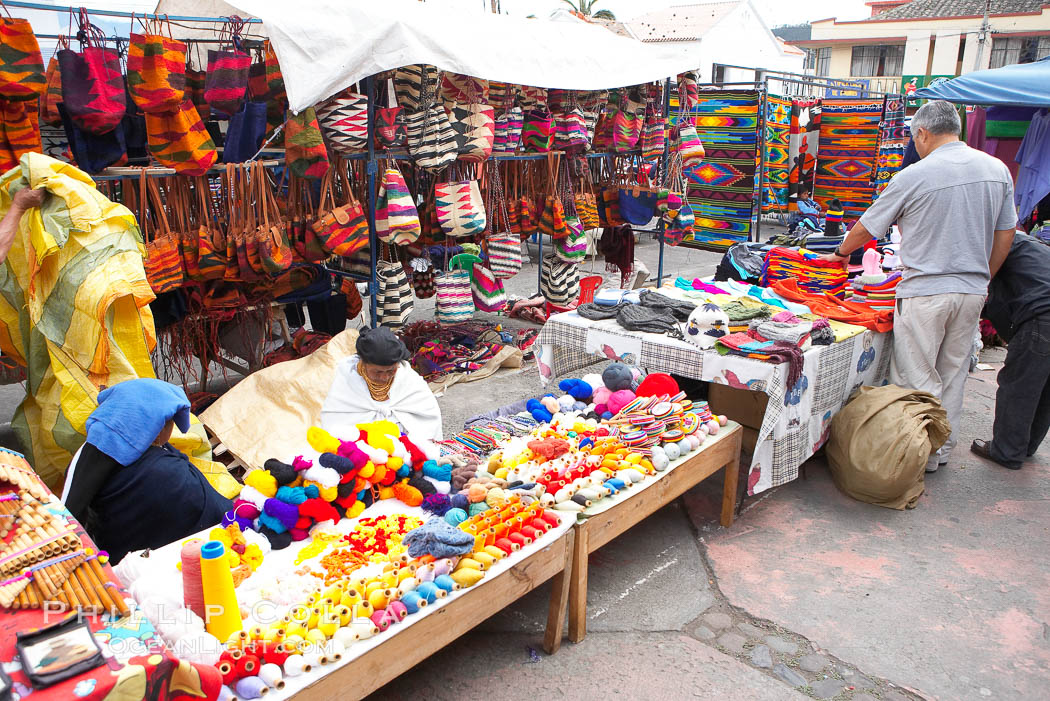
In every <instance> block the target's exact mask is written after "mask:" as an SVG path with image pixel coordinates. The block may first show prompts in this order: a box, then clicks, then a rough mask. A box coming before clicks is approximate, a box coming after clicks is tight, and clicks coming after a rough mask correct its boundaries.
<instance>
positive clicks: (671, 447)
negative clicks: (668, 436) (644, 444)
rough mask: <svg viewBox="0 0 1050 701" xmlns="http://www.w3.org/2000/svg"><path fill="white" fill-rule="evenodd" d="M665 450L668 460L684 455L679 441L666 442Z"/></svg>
mask: <svg viewBox="0 0 1050 701" xmlns="http://www.w3.org/2000/svg"><path fill="white" fill-rule="evenodd" d="M664 452H665V453H667V459H668V460H677V459H678V458H679V457H681V455H682V451H681V449H679V447H678V444H677V443H666V444H664Z"/></svg>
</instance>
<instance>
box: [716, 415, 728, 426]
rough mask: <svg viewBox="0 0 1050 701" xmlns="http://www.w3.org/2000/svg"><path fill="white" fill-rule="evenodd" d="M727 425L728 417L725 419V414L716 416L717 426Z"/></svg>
mask: <svg viewBox="0 0 1050 701" xmlns="http://www.w3.org/2000/svg"><path fill="white" fill-rule="evenodd" d="M727 423H729V417H727V416H726V415H725V414H719V415H718V425H719V426H725V425H726V424H727Z"/></svg>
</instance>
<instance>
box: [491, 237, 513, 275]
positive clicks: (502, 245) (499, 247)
mask: <svg viewBox="0 0 1050 701" xmlns="http://www.w3.org/2000/svg"><path fill="white" fill-rule="evenodd" d="M485 249H486V252H487V253H488V257H489V258H488V262H489V269H490V270H491V271H492V274H493V275H495V276H496V277H498V278H502V279H506V278H510V277H514V276H515V275H517V274H518V273H519V272H520V271H521V239H520V238H519V237H518V236H517V235H516V234H514V233H508V234H492V235H491V236H488V237H486V238H485Z"/></svg>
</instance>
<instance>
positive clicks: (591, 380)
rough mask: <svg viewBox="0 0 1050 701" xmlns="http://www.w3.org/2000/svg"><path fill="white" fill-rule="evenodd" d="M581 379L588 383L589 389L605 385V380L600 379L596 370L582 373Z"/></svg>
mask: <svg viewBox="0 0 1050 701" xmlns="http://www.w3.org/2000/svg"><path fill="white" fill-rule="evenodd" d="M581 379H582V381H583V382H586V383H587V384H588V385H590V386H591V391H594V390H596V389H598V388H599V387H604V386H605V382H603V381H602V376H601V375H599V374H598V373H596V372H592V373H588V374H586V375H584V376H583V377H582V378H581Z"/></svg>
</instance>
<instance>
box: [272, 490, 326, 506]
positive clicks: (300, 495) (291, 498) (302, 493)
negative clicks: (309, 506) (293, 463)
mask: <svg viewBox="0 0 1050 701" xmlns="http://www.w3.org/2000/svg"><path fill="white" fill-rule="evenodd" d="M314 489H317V487H316V486H314ZM276 498H277V499H280V500H281V501H283V502H284V503H285V504H295V505H296V506H298V505H299V504H302V503H303V502H304V501H306V490H305V489H303V488H302V487H278V488H277V495H276Z"/></svg>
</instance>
